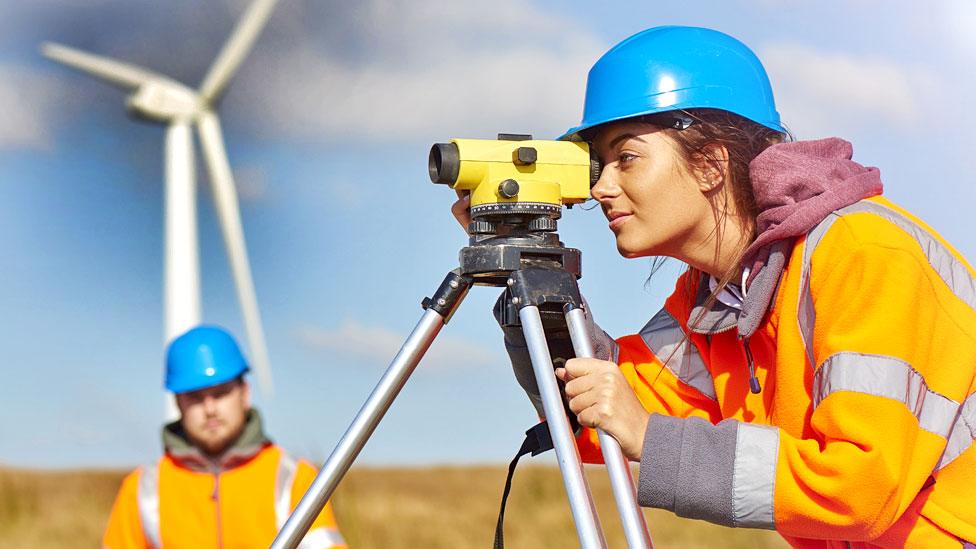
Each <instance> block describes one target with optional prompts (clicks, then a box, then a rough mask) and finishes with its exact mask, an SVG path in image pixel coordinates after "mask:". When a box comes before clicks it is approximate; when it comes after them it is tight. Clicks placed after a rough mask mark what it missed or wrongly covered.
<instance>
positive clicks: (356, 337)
mask: <svg viewBox="0 0 976 549" xmlns="http://www.w3.org/2000/svg"><path fill="white" fill-rule="evenodd" d="M407 335H408V334H400V333H397V332H394V331H392V330H389V329H387V328H383V327H381V326H365V325H363V324H360V323H359V322H356V321H354V320H349V319H346V320H345V321H344V322H343V323H342V325H341V326H339V327H338V328H336V329H332V330H329V329H324V328H319V327H313V326H302V327H300V328H299V329H298V330H297V336H298V340H299V341H300V342H301V343H302V345H304V346H306V347H307V348H309V349H314V350H316V351H319V352H323V353H326V354H327V355H328V356H329V357H330V358H337V357H346V358H355V359H362V360H366V361H370V362H375V363H376V364H377V366H381V367H382V368H386V366H388V365H389V363H390V361H391V360H393V357H394V356H396V353H397V351H399V350H400V347H401V346H402V345H403V343H404V341H406V338H407ZM501 360H503V357H502V354H501V353H500V352H499V351H497V350H495V349H489V348H488V347H486V346H484V345H482V344H479V343H473V342H470V341H467V340H464V339H460V338H457V337H454V336H450V335H444V334H443V333H442V334H440V335H438V337H437V338H436V339H435V340H434V343H433V344H432V345H431V348H430V350H429V351H428V352H427V354H426V355H425V356H424V358H423V360H422V361H421V367H422V368H424V369H425V370H429V369H431V368H436V369H439V370H443V369H453V370H457V369H461V368H472V367H478V366H487V365H490V364H493V363H497V362H499V361H501ZM504 360H507V359H504Z"/></svg>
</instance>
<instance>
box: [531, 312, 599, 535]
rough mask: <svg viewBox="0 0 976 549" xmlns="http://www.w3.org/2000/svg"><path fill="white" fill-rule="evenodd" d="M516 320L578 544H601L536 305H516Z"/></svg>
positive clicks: (577, 452) (596, 521) (596, 518)
mask: <svg viewBox="0 0 976 549" xmlns="http://www.w3.org/2000/svg"><path fill="white" fill-rule="evenodd" d="M519 320H520V321H521V322H522V332H523V333H524V334H525V343H526V345H527V347H528V350H529V356H530V357H531V359H532V369H533V371H534V372H535V379H536V382H537V383H538V385H539V393H540V395H541V396H542V407H543V409H544V410H545V413H546V422H547V423H548V424H549V433H550V434H551V435H552V443H553V446H554V447H555V449H556V460H557V461H558V462H559V470H560V472H562V475H563V484H564V485H565V486H566V495H567V496H568V497H569V506H570V508H571V509H572V512H573V520H574V521H575V522H576V533H577V535H578V536H579V540H580V546H582V547H583V549H591V548H596V547H602V548H605V547H606V546H607V541H606V540H605V539H604V538H603V531H602V530H601V529H600V518H599V516H597V514H596V508H595V507H594V505H593V499H592V498H591V496H590V490H589V487H588V486H587V484H586V477H585V476H583V463H582V461H581V460H580V455H579V450H578V449H577V448H576V440H575V439H574V437H573V432H572V430H571V429H570V427H569V419H567V417H566V412H565V411H564V409H563V399H562V395H561V394H560V392H559V386H558V385H556V377H555V376H554V375H553V373H552V357H551V356H550V355H549V347H548V345H547V344H546V335H545V331H544V330H543V327H542V317H541V316H540V315H539V308H538V307H536V306H535V305H527V306H525V307H522V308H521V309H519Z"/></svg>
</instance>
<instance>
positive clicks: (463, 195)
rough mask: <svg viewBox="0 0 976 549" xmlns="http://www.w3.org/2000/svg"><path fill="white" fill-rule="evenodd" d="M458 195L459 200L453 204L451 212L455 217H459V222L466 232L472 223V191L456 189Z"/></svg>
mask: <svg viewBox="0 0 976 549" xmlns="http://www.w3.org/2000/svg"><path fill="white" fill-rule="evenodd" d="M455 192H456V193H457V195H458V199H457V202H455V203H454V204H451V213H452V214H454V219H457V221H458V223H460V224H461V227H462V228H463V229H464V232H467V231H468V225H470V224H471V193H470V191H455Z"/></svg>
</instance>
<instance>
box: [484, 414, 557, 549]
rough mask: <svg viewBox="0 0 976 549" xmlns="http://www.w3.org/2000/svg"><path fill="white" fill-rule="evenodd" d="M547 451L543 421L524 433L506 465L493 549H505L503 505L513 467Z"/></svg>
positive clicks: (546, 427) (547, 436)
mask: <svg viewBox="0 0 976 549" xmlns="http://www.w3.org/2000/svg"><path fill="white" fill-rule="evenodd" d="M549 450H552V435H550V434H549V425H547V424H546V422H545V421H543V422H542V423H540V424H538V425H536V426H535V427H532V428H531V429H529V430H528V431H526V432H525V440H524V441H522V447H521V448H519V451H518V453H517V454H515V459H513V460H512V462H511V463H509V464H508V478H506V479H505V491H504V492H502V505H501V507H500V508H499V509H498V524H497V525H496V526H495V549H504V547H505V541H504V539H503V536H502V530H503V529H504V522H505V503H506V502H507V501H508V493H509V492H510V491H511V490H512V476H513V475H514V474H515V466H517V465H518V462H519V458H521V457H522V456H524V455H525V454H528V453H531V454H532V455H533V456H537V455H539V454H541V453H543V452H546V451H549Z"/></svg>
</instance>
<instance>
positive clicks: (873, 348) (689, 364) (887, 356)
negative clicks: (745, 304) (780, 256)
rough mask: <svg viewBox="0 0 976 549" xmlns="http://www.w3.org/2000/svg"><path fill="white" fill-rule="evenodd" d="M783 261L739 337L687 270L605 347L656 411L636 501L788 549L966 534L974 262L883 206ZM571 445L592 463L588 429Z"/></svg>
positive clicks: (969, 525)
mask: <svg viewBox="0 0 976 549" xmlns="http://www.w3.org/2000/svg"><path fill="white" fill-rule="evenodd" d="M787 251H788V255H787V260H788V262H787V264H786V268H785V270H784V272H783V274H782V277H781V278H780V281H779V287H778V290H777V293H776V297H775V298H774V301H773V306H772V307H771V310H770V311H769V312H768V313H767V315H766V317H765V318H764V320H763V321H762V323H761V324H760V325H759V329H758V331H757V332H756V333H755V334H754V335H753V336H752V337H751V338H749V340H748V342H743V341H742V340H740V338H739V337H738V331H737V329H736V328H737V316H738V314H739V313H738V311H737V310H735V309H734V307H731V306H728V305H725V304H723V303H721V302H716V303H715V304H714V306H712V307H710V308H709V310H707V311H705V310H704V309H703V307H702V305H703V304H704V301H705V298H706V297H707V296H708V295H709V289H708V285H707V284H704V283H703V282H706V281H707V278H698V277H691V276H689V275H686V276H684V277H682V279H680V280H679V282H678V285H677V288H676V290H675V292H674V294H672V296H671V297H670V298H668V300H667V301H666V303H665V307H664V309H662V310H661V312H659V313H658V314H657V315H655V316H654V318H652V319H651V321H650V322H649V323H648V324H647V325H646V326H645V327H644V328H643V329H642V330H641V331H640V333H638V334H635V335H631V336H626V337H623V338H620V339H619V340H617V344H618V349H617V363H618V364H619V365H620V368H621V371H622V372H623V374H624V376H625V377H626V378H627V380H628V382H629V383H630V385H631V386H632V387H633V388H634V391H635V393H636V394H637V397H638V398H639V399H640V401H641V402H642V404H643V405H644V407H645V408H646V409H647V410H649V411H651V412H655V413H653V414H652V415H651V419H650V422H649V424H648V430H647V432H646V435H645V442H644V450H643V455H642V460H641V474H640V479H639V482H638V497H639V500H640V502H641V504H642V505H645V506H652V507H660V508H666V509H670V510H672V511H674V512H675V513H677V514H678V515H681V516H689V517H694V518H700V519H704V520H708V521H711V522H715V523H718V524H723V525H727V526H739V527H752V528H769V529H775V530H777V531H778V532H780V533H781V534H782V535H783V536H784V537H786V538H787V540H788V541H789V542H790V543H792V544H793V545H795V546H797V547H838V548H840V547H844V548H848V547H926V548H928V547H950V548H953V549H959V548H961V547H962V546H963V543H964V542H966V541H968V542H976V445H974V437H976V383H974V380H976V280H974V279H976V273H974V271H973V268H972V267H971V266H970V265H969V264H968V263H966V261H965V260H964V259H963V258H962V257H961V256H960V255H959V254H958V253H957V252H956V251H955V250H954V249H953V248H952V247H950V246H949V245H948V244H947V243H946V242H945V241H943V240H942V238H941V237H939V236H938V235H937V234H935V233H934V232H933V231H932V230H931V229H929V228H928V227H927V226H926V225H924V224H923V223H922V222H921V221H919V220H918V219H916V218H914V217H913V216H911V215H910V214H908V213H907V212H905V211H903V210H901V209H899V208H897V207H896V206H894V205H892V204H891V203H890V202H888V201H886V200H885V199H883V198H880V197H878V198H873V199H869V200H864V201H861V202H857V203H855V204H853V205H851V206H848V207H846V208H843V209H841V210H839V211H837V212H835V213H833V214H831V215H829V216H828V217H827V218H826V219H825V220H824V221H822V222H821V223H820V224H819V225H818V226H817V227H815V228H814V229H813V230H811V231H810V232H809V233H808V234H807V235H806V236H805V237H801V238H799V239H797V241H796V242H795V243H794V245H793V248H792V253H789V249H788V250H787ZM745 299H746V300H747V301H748V299H749V297H748V295H747V296H746V297H745ZM696 321H697V322H696ZM746 345H748V346H746ZM749 352H751V355H752V359H753V360H752V362H753V363H754V366H755V375H756V377H757V378H758V381H759V384H760V386H761V392H759V393H758V394H756V393H753V392H751V391H750V383H749V378H750V373H749V367H748V364H749V357H748V356H747V353H749ZM579 444H580V451H581V454H582V456H583V457H584V459H585V460H587V461H590V462H597V461H600V460H601V459H602V458H601V456H600V453H599V446H598V439H597V437H596V434H595V432H594V431H593V430H590V429H587V430H584V431H582V433H581V435H580V437H579Z"/></svg>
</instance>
